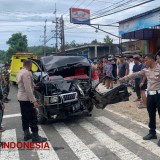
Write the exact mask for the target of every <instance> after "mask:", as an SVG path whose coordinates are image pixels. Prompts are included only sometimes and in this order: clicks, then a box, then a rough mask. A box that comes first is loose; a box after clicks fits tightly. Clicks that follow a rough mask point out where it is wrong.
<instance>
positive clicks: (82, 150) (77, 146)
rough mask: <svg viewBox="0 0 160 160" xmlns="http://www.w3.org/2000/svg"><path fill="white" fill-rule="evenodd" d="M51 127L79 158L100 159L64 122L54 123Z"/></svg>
mask: <svg viewBox="0 0 160 160" xmlns="http://www.w3.org/2000/svg"><path fill="white" fill-rule="evenodd" d="M53 127H55V129H56V130H57V131H58V133H59V134H60V135H61V136H62V138H63V139H64V140H65V142H66V143H67V144H68V146H69V147H70V148H71V149H72V150H73V152H74V153H75V154H76V156H77V157H78V158H79V159H80V160H100V159H99V158H98V157H97V156H96V155H95V154H94V153H93V152H92V151H91V150H90V149H89V148H88V147H87V146H86V145H85V144H84V143H83V142H82V141H81V140H80V139H79V138H78V137H77V136H76V135H75V134H74V133H73V132H72V131H71V130H70V129H69V128H68V127H67V126H66V125H65V124H64V123H60V124H54V125H53Z"/></svg>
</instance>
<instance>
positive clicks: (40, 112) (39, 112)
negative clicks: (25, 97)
mask: <svg viewBox="0 0 160 160" xmlns="http://www.w3.org/2000/svg"><path fill="white" fill-rule="evenodd" d="M36 112H37V119H38V123H39V124H44V123H45V122H46V121H47V119H46V118H45V117H44V116H43V108H42V106H39V107H38V108H37V109H36Z"/></svg>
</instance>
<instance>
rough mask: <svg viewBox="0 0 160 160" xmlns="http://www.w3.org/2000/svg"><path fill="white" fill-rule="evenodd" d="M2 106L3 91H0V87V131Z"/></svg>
mask: <svg viewBox="0 0 160 160" xmlns="http://www.w3.org/2000/svg"><path fill="white" fill-rule="evenodd" d="M2 106H3V91H2V88H1V87H0V131H1V130H2V126H1V124H2V119H3V109H2Z"/></svg>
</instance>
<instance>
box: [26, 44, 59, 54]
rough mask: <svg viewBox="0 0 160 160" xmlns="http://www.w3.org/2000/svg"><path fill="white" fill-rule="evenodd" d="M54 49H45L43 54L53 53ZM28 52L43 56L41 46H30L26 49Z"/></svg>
mask: <svg viewBox="0 0 160 160" xmlns="http://www.w3.org/2000/svg"><path fill="white" fill-rule="evenodd" d="M55 50H56V49H55V48H54V47H48V46H46V47H45V53H52V52H55ZM28 51H29V52H31V53H33V54H35V55H43V54H44V47H43V46H31V47H28Z"/></svg>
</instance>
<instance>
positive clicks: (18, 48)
mask: <svg viewBox="0 0 160 160" xmlns="http://www.w3.org/2000/svg"><path fill="white" fill-rule="evenodd" d="M7 44H8V45H9V49H8V51H7V55H6V60H7V61H8V60H10V59H11V57H12V55H13V54H15V53H16V52H27V51H28V50H27V46H28V43H27V36H26V35H22V33H15V34H12V36H11V38H9V40H8V41H7Z"/></svg>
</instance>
